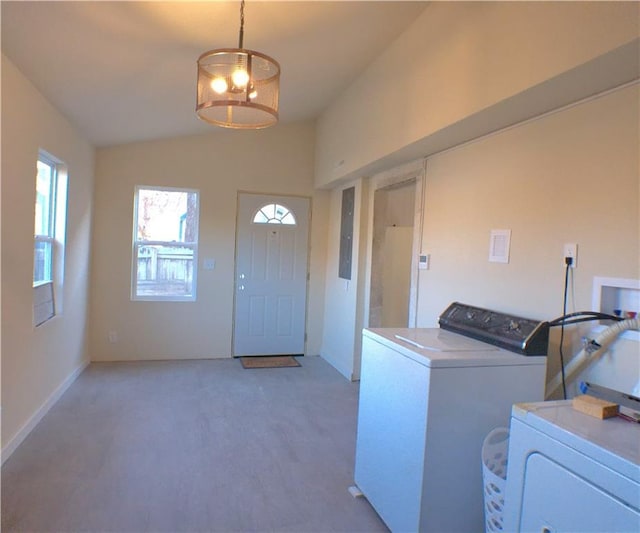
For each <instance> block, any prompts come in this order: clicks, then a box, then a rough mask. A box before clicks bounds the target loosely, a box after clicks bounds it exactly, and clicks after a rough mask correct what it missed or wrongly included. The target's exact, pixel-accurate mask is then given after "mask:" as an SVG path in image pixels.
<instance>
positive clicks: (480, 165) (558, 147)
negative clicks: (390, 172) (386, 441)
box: [418, 84, 640, 376]
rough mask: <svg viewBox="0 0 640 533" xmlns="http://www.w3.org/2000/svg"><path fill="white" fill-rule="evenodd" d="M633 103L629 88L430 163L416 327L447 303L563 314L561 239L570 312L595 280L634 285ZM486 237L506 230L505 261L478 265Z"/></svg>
mask: <svg viewBox="0 0 640 533" xmlns="http://www.w3.org/2000/svg"><path fill="white" fill-rule="evenodd" d="M639 101H640V90H639V88H638V85H637V84H636V85H634V86H631V87H628V88H625V89H622V90H618V91H615V92H613V93H611V94H608V95H606V96H602V97H600V98H597V99H594V100H592V101H588V102H586V103H582V104H580V105H576V106H574V107H572V108H569V109H566V110H564V111H561V112H558V113H555V114H551V115H548V116H546V117H543V118H540V119H538V120H534V121H531V122H528V123H525V124H522V125H520V126H518V127H514V128H512V129H509V130H506V131H504V132H501V133H499V134H496V135H492V136H488V137H485V138H483V139H480V140H478V141H476V142H472V143H470V144H468V145H465V146H462V147H460V148H457V149H453V150H450V151H448V152H445V153H442V154H440V155H436V156H433V157H431V158H429V159H428V161H427V175H426V203H425V221H424V232H423V242H422V246H423V251H424V252H426V253H430V254H431V269H430V270H428V271H420V280H419V284H420V291H419V308H418V323H419V326H434V325H436V323H437V317H438V314H439V313H440V312H441V311H442V310H443V309H444V308H445V307H446V306H447V305H448V304H449V303H451V302H452V301H454V300H459V301H463V302H467V303H472V304H475V305H479V306H481V307H487V308H492V309H498V310H501V311H505V312H512V313H516V314H521V315H522V316H526V317H532V318H539V319H543V320H550V319H552V318H555V317H557V316H559V315H561V314H562V290H563V282H564V271H563V261H562V253H563V244H564V243H578V267H577V268H576V270H575V271H574V281H573V291H574V292H575V310H589V309H591V295H592V286H593V277H594V276H607V277H616V278H636V279H637V278H638V277H640V233H639V232H640V229H639V215H638V212H639V211H638V209H639V208H638V204H639V195H640V189H639V187H640V185H639V182H640V177H639V168H638V161H639V159H638V157H639V146H640V137H639V134H638V127H639V126H638V116H639V107H638V106H639V104H638V102H639ZM492 229H511V231H512V234H511V255H510V262H509V264H499V263H489V262H488V254H489V234H490V231H491V230H492ZM569 310H572V306H571V304H570V307H569ZM555 333H557V332H555ZM573 341H574V343H573V345H571V346H570V349H568V350H566V353H568V354H574V353H576V351H577V350H578V348H579V346H578V344H577V343H578V342H579V338H577V339H573ZM556 346H557V335H554V338H553V340H552V348H553V349H552V351H551V354H550V357H549V367H550V372H549V375H550V376H551V374H555V372H556V371H557V369H558V362H557V361H558V351H557V349H556ZM632 347H633V348H635V350H636V354H637V343H636V344H634V345H632Z"/></svg>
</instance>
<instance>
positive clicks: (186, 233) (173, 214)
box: [136, 189, 198, 242]
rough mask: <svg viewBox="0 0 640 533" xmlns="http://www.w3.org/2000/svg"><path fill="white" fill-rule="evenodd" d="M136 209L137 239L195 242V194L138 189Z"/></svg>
mask: <svg viewBox="0 0 640 533" xmlns="http://www.w3.org/2000/svg"><path fill="white" fill-rule="evenodd" d="M137 207H138V209H137V213H138V219H137V226H136V227H137V238H138V240H143V241H169V242H195V240H196V238H197V227H198V200H197V193H195V192H179V191H162V190H153V189H139V190H138V206H137Z"/></svg>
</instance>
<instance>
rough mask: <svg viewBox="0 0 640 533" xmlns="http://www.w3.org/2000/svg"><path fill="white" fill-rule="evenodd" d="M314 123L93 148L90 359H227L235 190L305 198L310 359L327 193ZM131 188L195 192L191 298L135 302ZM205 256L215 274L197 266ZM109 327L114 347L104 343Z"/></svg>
mask: <svg viewBox="0 0 640 533" xmlns="http://www.w3.org/2000/svg"><path fill="white" fill-rule="evenodd" d="M313 147H314V124H313V123H311V122H309V123H299V124H291V125H278V126H276V127H273V128H269V129H266V130H260V131H245V132H243V131H225V130H215V131H212V133H211V134H208V135H204V136H194V137H185V138H179V139H170V140H161V141H155V142H145V143H136V144H130V145H125V146H120V147H113V148H107V149H100V150H98V152H97V158H96V188H95V224H94V233H93V270H92V279H93V286H94V292H93V295H92V296H93V297H92V305H91V357H92V359H93V360H134V359H182V358H220V357H230V356H231V340H232V321H233V295H234V257H235V255H234V254H235V224H236V200H237V193H238V191H249V192H258V193H266V194H288V195H302V196H309V197H312V222H311V261H310V265H311V280H310V285H309V302H308V309H309V312H308V326H307V329H308V341H307V350H306V353H307V354H308V355H318V353H319V352H320V340H321V338H322V323H321V321H319V320H316V319H315V318H314V317H317V316H320V314H321V313H322V308H323V300H324V291H323V288H322V284H323V280H324V263H325V249H326V228H327V218H326V217H327V208H328V196H329V195H328V193H327V192H324V191H320V192H314V191H313V187H312V185H313ZM136 185H148V186H173V187H187V188H193V189H198V190H199V191H200V226H199V237H200V240H199V250H198V256H199V267H200V268H199V270H198V287H197V301H195V302H139V301H138V302H132V301H131V300H130V285H131V236H132V217H133V195H134V187H135V186H136ZM204 258H213V259H215V269H214V270H213V271H205V270H203V269H202V268H201V266H202V260H203V259H204ZM109 331H115V332H116V333H117V338H118V342H116V343H109V342H108V333H109Z"/></svg>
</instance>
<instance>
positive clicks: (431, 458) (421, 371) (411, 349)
mask: <svg viewBox="0 0 640 533" xmlns="http://www.w3.org/2000/svg"><path fill="white" fill-rule="evenodd" d="M453 305H457V306H458V307H457V308H455V309H454V311H455V312H453V313H451V312H449V313H448V314H447V312H445V313H443V316H445V315H447V316H448V317H449V318H452V317H453V318H455V317H456V316H457V318H455V321H457V322H458V323H460V322H465V323H466V325H467V326H472V325H473V324H472V323H475V322H477V319H480V321H481V322H482V323H483V324H484V326H488V325H489V324H490V325H492V334H494V335H497V332H499V331H500V330H501V329H505V335H504V336H503V338H502V341H504V342H503V344H504V343H505V342H506V341H507V338H510V339H512V340H513V339H515V338H516V337H518V336H523V337H526V338H529V339H531V338H533V337H535V335H534V336H533V337H532V336H531V333H532V331H533V330H536V331H539V328H538V329H536V328H537V326H535V325H533V324H528V326H531V327H528V326H527V327H524V324H523V322H521V320H524V319H518V320H516V321H515V322H514V317H508V320H506V321H505V316H504V315H498V314H497V313H495V312H492V311H486V310H479V309H478V308H471V307H470V306H462V304H453ZM447 311H451V307H450V308H449V309H448V310H447ZM487 313H490V315H488V314H487ZM487 317H489V318H490V320H488V319H487ZM440 324H441V326H442V325H443V320H442V317H441V322H440ZM448 325H451V324H448ZM520 325H522V327H520ZM517 329H519V330H520V333H517V332H516V331H515V330H517ZM543 329H544V328H543ZM471 330H473V328H471V329H470V331H469V332H470V333H472V334H474V335H477V334H478V333H479V332H478V331H477V329H476V330H475V331H471ZM507 330H509V331H508V332H507ZM487 333H489V332H488V331H487ZM543 333H545V332H543ZM546 333H547V334H548V331H547V332H546ZM493 340H495V341H496V342H498V341H499V339H497V338H496V339H493ZM520 340H522V339H520ZM543 341H544V342H542V344H544V350H545V353H546V341H547V338H546V337H545V338H544V339H543ZM525 344H526V343H525ZM518 345H519V346H520V347H521V349H522V350H524V349H525V348H526V346H525V345H523V343H522V342H520V343H519V344H518ZM545 374H546V357H544V356H527V355H523V354H521V353H514V352H512V351H508V350H505V349H503V348H500V347H498V346H494V345H492V344H489V343H487V342H483V341H480V340H477V339H474V338H470V337H468V336H465V335H463V334H460V333H455V332H453V331H447V330H444V329H442V327H441V328H427V329H395V328H394V329H371V330H369V329H367V330H365V331H364V332H363V345H362V372H361V381H360V404H359V413H358V435H357V445H356V464H355V482H356V485H357V487H358V488H359V489H360V491H361V492H362V493H363V494H364V496H366V498H367V499H368V500H369V502H370V503H371V505H372V506H373V507H374V509H375V510H376V511H377V512H378V514H379V515H380V517H381V518H382V519H383V521H384V522H385V523H386V524H387V526H388V527H389V528H390V529H391V530H392V531H397V532H401V531H402V532H412V531H431V532H439V533H441V532H453V531H465V532H480V531H483V530H484V514H483V482H482V461H481V450H482V442H483V439H484V438H485V436H486V435H487V434H488V433H489V432H490V431H491V430H492V429H493V428H495V427H497V426H506V425H508V423H509V415H510V413H511V407H512V405H513V404H514V403H516V402H522V401H540V400H542V399H543V398H544V388H545Z"/></svg>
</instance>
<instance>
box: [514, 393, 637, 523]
mask: <svg viewBox="0 0 640 533" xmlns="http://www.w3.org/2000/svg"><path fill="white" fill-rule="evenodd" d="M504 529H505V531H522V532H536V533H540V532H545V533H553V532H570V531H575V532H580V533H587V532H598V533H603V532H607V533H613V532H628V533H632V532H633V533H637V532H638V531H640V424H637V423H635V422H629V421H626V420H622V419H621V418H610V419H606V420H600V419H597V418H594V417H591V416H587V415H585V414H583V413H580V412H578V411H575V410H574V409H573V408H572V407H571V402H570V401H557V402H541V403H534V404H522V405H516V406H514V408H513V414H512V418H511V434H510V439H509V462H508V468H507V484H506V495H505V508H504Z"/></svg>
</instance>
